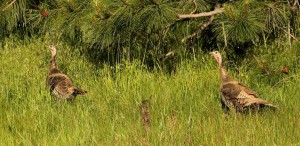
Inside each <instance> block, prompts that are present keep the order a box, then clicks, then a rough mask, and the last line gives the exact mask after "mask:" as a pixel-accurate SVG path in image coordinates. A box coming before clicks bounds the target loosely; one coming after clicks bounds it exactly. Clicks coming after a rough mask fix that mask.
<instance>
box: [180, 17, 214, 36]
mask: <svg viewBox="0 0 300 146" xmlns="http://www.w3.org/2000/svg"><path fill="white" fill-rule="evenodd" d="M214 18H215V16H214V15H212V16H211V17H210V18H209V20H208V21H207V22H204V23H202V24H201V25H200V29H199V30H197V31H196V32H194V33H192V34H190V35H188V36H187V37H185V38H183V39H182V40H181V42H185V41H186V40H187V39H190V38H192V37H194V36H196V35H197V34H199V33H200V32H201V31H202V30H204V29H205V28H206V27H207V26H208V25H210V24H211V23H212V21H213V20H214Z"/></svg>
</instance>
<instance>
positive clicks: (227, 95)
mask: <svg viewBox="0 0 300 146" xmlns="http://www.w3.org/2000/svg"><path fill="white" fill-rule="evenodd" d="M210 54H211V55H212V56H214V57H215V59H216V61H217V63H218V65H219V71H220V79H221V87H220V92H221V102H222V105H223V107H224V108H226V109H232V108H233V109H235V110H236V111H237V112H244V111H245V109H249V108H250V109H251V110H259V109H260V108H262V107H265V106H268V107H272V108H276V106H274V105H273V104H271V103H269V102H267V101H265V100H263V99H260V98H258V96H257V94H256V93H255V92H254V91H253V90H251V89H250V88H248V87H246V86H244V85H242V84H241V83H239V82H237V81H235V80H233V79H232V78H231V77H230V76H229V75H228V73H227V72H226V70H225V69H224V68H223V66H222V57H221V54H220V53H219V52H218V51H213V52H211V53H210Z"/></svg>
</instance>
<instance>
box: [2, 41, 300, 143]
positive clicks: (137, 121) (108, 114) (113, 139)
mask: <svg viewBox="0 0 300 146" xmlns="http://www.w3.org/2000/svg"><path fill="white" fill-rule="evenodd" d="M55 45H56V46H57V48H58V56H57V57H58V58H57V62H58V65H59V68H60V69H61V70H62V71H63V72H64V73H66V74H67V75H69V77H70V78H71V79H72V80H73V82H74V84H75V85H77V86H79V87H81V88H83V89H85V90H87V92H88V94H87V95H85V96H78V97H77V98H76V100H75V101H74V102H65V101H55V100H53V99H52V97H51V96H50V94H49V89H47V88H46V82H45V80H46V76H47V74H48V66H49V59H50V51H49V49H48V47H47V46H48V44H46V43H45V42H43V41H42V40H39V39H32V40H30V41H24V42H23V41H19V40H17V39H16V38H8V39H5V40H4V41H2V42H1V43H0V67H1V70H0V121H1V122H0V137H1V138H0V139H1V140H0V145H3V146H4V145H5V146H8V145H61V146H66V145H300V91H299V89H300V74H299V73H300V65H299V64H300V57H299V56H300V44H299V43H298V44H297V43H295V44H294V45H293V46H292V47H291V48H288V47H285V46H276V45H273V46H276V47H272V46H270V47H269V48H257V49H255V50H254V51H255V52H256V53H255V55H256V57H257V58H256V59H254V58H253V57H251V56H247V57H246V58H245V59H244V60H243V61H242V62H239V63H236V62H232V61H228V58H227V57H224V63H225V66H226V67H229V66H230V68H228V71H229V73H230V74H231V75H232V76H233V77H234V78H235V79H236V80H238V81H240V82H242V83H243V84H245V85H247V86H248V87H250V88H252V89H253V90H255V91H256V92H257V93H258V94H259V95H260V97H261V98H262V99H266V100H268V101H269V102H271V103H273V104H275V105H277V106H278V107H279V109H278V110H277V111H275V112H273V111H268V110H267V111H264V112H261V113H250V114H248V115H241V114H234V113H231V115H230V116H229V117H228V118H226V116H225V114H224V113H223V111H222V109H221V105H220V97H219V96H220V95H219V84H220V80H219V74H218V70H217V64H216V62H215V60H214V59H213V57H211V56H210V55H209V54H208V52H201V51H200V52H198V54H197V61H194V60H185V61H182V62H181V63H180V64H179V65H178V66H177V69H176V72H174V73H172V74H167V73H165V72H162V71H160V70H159V69H156V68H154V69H152V70H149V69H148V68H147V66H145V65H142V64H141V63H140V62H139V61H132V62H130V63H128V62H124V63H122V64H117V65H115V66H109V65H105V64H104V65H103V66H102V67H98V66H95V65H94V64H93V63H91V62H90V61H88V59H87V58H86V57H83V56H81V55H80V52H78V51H76V50H78V49H74V48H70V47H69V46H68V45H66V44H64V43H62V42H61V43H57V44H55ZM257 59H258V60H264V61H265V62H266V63H267V65H268V66H269V68H270V70H276V69H281V68H282V67H283V66H284V65H286V66H289V73H288V74H283V73H281V72H275V71H274V72H271V73H270V74H269V75H265V74H264V73H263V72H262V71H261V69H260V68H259V63H258V62H257ZM150 97H151V98H150ZM146 99H148V100H149V101H150V115H151V126H150V128H149V129H148V130H145V129H144V128H143V126H142V123H141V112H140V103H141V101H142V100H146Z"/></svg>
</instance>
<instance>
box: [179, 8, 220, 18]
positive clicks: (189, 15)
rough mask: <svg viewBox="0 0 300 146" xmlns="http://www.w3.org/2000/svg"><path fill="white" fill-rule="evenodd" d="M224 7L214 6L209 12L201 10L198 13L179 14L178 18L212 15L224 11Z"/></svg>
mask: <svg viewBox="0 0 300 146" xmlns="http://www.w3.org/2000/svg"><path fill="white" fill-rule="evenodd" d="M224 12H225V10H224V8H215V9H214V10H213V11H210V12H202V13H198V14H179V15H178V17H179V19H186V18H199V17H207V16H213V15H216V14H221V13H224Z"/></svg>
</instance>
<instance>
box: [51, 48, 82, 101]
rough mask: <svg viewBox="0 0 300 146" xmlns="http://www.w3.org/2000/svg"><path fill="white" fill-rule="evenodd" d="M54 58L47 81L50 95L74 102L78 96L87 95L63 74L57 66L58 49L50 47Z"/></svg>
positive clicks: (52, 58)
mask: <svg viewBox="0 0 300 146" xmlns="http://www.w3.org/2000/svg"><path fill="white" fill-rule="evenodd" d="M50 49H51V53H52V57H51V60H50V67H49V75H48V77H47V79H46V82H47V86H48V87H49V88H50V94H51V95H52V96H55V97H57V98H59V99H67V100H74V99H75V98H76V96H77V95H79V94H81V95H83V94H85V93H87V92H86V91H84V90H82V89H79V88H77V87H75V86H73V83H72V81H71V79H70V78H69V77H68V76H67V75H65V74H63V73H61V72H60V71H59V69H58V67H57V64H56V59H55V58H56V48H55V47H54V46H50Z"/></svg>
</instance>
